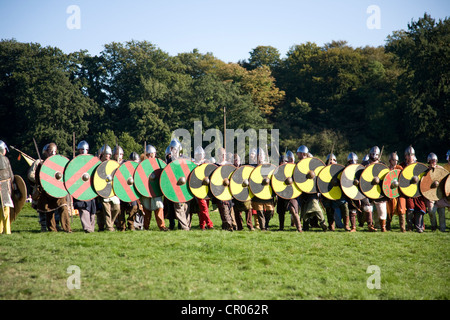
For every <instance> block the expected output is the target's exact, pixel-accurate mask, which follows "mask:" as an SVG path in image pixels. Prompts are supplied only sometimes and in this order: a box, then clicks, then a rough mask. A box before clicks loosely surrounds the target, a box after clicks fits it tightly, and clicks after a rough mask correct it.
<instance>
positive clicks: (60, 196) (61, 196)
mask: <svg viewBox="0 0 450 320" xmlns="http://www.w3.org/2000/svg"><path fill="white" fill-rule="evenodd" d="M55 157H58V158H63V159H65V160H67V161H66V164H65V165H64V168H63V170H62V172H61V173H62V178H61V183H62V185H63V187H64V190H65V193H64V195H54V194H51V193H50V192H49V191H47V190H46V187H45V185H46V184H43V183H42V181H45V182H48V181H47V180H45V179H42V176H41V175H42V174H45V173H43V172H42V167H44V165H45V163H46V162H47V164H48V162H51V161H50V159H52V158H55ZM69 163H70V160H69V158H67V157H66V156H63V155H62V154H55V155H53V156H51V157H48V158H47V159H45V161H44V162H42V164H41V168H40V169H39V184H40V185H41V186H42V189H44V191H45V193H47V194H48V195H49V196H50V197H53V198H56V199H62V198H64V197H66V196H67V195H68V194H69V190H68V189H67V187H66V184H65V179H64V174H65V171H66V168H67V166H68V165H69ZM46 167H48V166H46ZM48 168H50V167H48ZM48 183H49V184H50V182H48ZM58 190H62V189H58Z"/></svg>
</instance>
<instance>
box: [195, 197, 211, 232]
mask: <svg viewBox="0 0 450 320" xmlns="http://www.w3.org/2000/svg"><path fill="white" fill-rule="evenodd" d="M196 199H197V203H198V207H199V211H198V219H199V222H200V228H201V229H205V227H208V228H212V227H213V223H212V221H211V218H210V217H209V200H205V199H198V198H196Z"/></svg>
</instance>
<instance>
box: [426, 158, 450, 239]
mask: <svg viewBox="0 0 450 320" xmlns="http://www.w3.org/2000/svg"><path fill="white" fill-rule="evenodd" d="M427 162H428V167H429V168H430V169H435V168H443V167H442V166H440V165H438V164H437V162H438V157H437V155H436V154H435V153H433V152H432V153H430V154H429V155H428V157H427ZM438 202H439V201H432V200H428V199H425V204H426V206H427V210H428V214H429V215H430V223H431V231H436V229H437V220H436V211H438V215H439V229H440V230H441V231H442V230H444V231H445V206H444V207H441V208H439V207H438ZM440 203H443V202H442V201H441V202H440ZM440 209H441V210H440Z"/></svg>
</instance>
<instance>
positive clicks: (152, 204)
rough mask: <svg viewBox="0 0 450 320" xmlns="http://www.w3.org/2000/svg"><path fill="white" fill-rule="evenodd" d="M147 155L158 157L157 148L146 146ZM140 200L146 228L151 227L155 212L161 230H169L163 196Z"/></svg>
mask: <svg viewBox="0 0 450 320" xmlns="http://www.w3.org/2000/svg"><path fill="white" fill-rule="evenodd" d="M145 156H146V157H147V159H150V158H156V148H155V147H154V146H152V145H147V146H146V147H145ZM140 202H141V204H142V210H143V211H144V223H143V224H144V226H143V227H144V230H149V229H150V220H151V218H152V212H155V219H156V224H157V226H158V228H159V230H161V231H167V230H169V229H168V228H167V227H166V224H165V222H164V202H163V199H162V197H156V198H149V197H144V196H141V198H140Z"/></svg>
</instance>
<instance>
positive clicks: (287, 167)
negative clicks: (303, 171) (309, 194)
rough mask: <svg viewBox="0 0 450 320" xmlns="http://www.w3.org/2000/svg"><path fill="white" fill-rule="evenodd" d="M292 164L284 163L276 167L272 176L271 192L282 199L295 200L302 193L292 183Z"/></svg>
mask: <svg viewBox="0 0 450 320" xmlns="http://www.w3.org/2000/svg"><path fill="white" fill-rule="evenodd" d="M294 169H295V164H294V163H285V164H282V165H280V166H279V167H277V168H276V169H275V170H274V172H273V175H272V179H271V183H272V190H273V191H274V192H275V193H276V194H277V196H279V197H280V198H283V199H295V198H297V197H298V196H300V195H301V193H302V191H301V190H300V189H299V187H298V186H297V185H296V184H295V183H294V178H293V175H294Z"/></svg>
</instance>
